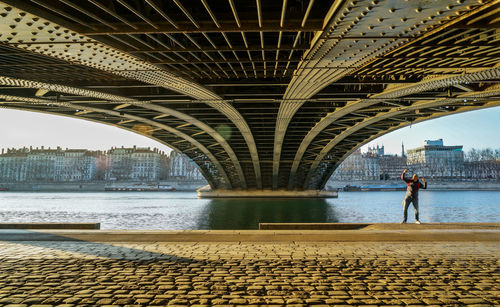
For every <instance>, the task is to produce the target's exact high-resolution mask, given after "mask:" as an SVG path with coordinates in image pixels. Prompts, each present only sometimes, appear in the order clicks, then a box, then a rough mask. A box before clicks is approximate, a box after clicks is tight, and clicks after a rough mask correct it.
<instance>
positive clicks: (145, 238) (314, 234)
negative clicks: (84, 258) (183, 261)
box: [0, 225, 500, 243]
mask: <svg viewBox="0 0 500 307" xmlns="http://www.w3.org/2000/svg"><path fill="white" fill-rule="evenodd" d="M403 226H405V225H403ZM406 226H409V227H402V228H399V229H382V230H380V229H368V227H369V226H368V227H365V228H363V229H361V230H184V231H175V230H170V231H169V230H164V231H139V230H114V231H104V230H26V229H24V230H21V229H9V230H6V229H4V230H0V241H75V242H143V243H146V242H236V243H237V242H261V243H277V242H362V241H371V242H388V241H389V242H397V241H400V242H401V241H403V242H423V241H449V242H473V241H478V242H479V241H490V242H491V241H493V242H500V229H499V228H498V227H469V228H462V229H457V228H446V229H426V228H425V227H423V228H420V229H414V228H413V226H420V225H406Z"/></svg>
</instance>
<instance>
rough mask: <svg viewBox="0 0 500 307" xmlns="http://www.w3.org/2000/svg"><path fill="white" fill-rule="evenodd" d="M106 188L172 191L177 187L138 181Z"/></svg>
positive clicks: (112, 189)
mask: <svg viewBox="0 0 500 307" xmlns="http://www.w3.org/2000/svg"><path fill="white" fill-rule="evenodd" d="M104 190H105V191H113V192H172V191H175V190H176V189H175V188H174V187H173V186H170V185H161V184H144V183H137V184H132V185H116V186H106V187H104Z"/></svg>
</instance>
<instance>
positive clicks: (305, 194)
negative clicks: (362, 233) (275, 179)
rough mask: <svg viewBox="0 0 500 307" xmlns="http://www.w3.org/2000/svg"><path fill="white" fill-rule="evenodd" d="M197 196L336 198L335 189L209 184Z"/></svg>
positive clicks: (199, 190)
mask: <svg viewBox="0 0 500 307" xmlns="http://www.w3.org/2000/svg"><path fill="white" fill-rule="evenodd" d="M197 193H198V198H337V197H338V193H337V191H323V190H305V191H292V190H223V189H216V190H212V189H211V188H210V187H209V186H206V187H203V188H200V189H198V190H197Z"/></svg>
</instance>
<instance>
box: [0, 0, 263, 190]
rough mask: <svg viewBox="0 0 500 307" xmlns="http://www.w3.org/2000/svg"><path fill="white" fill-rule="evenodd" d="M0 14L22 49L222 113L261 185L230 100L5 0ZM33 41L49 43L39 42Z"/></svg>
mask: <svg viewBox="0 0 500 307" xmlns="http://www.w3.org/2000/svg"><path fill="white" fill-rule="evenodd" d="M0 14H2V19H1V20H2V23H0V41H3V42H6V43H8V44H10V45H14V46H15V47H17V48H20V49H23V50H27V51H30V52H34V53H39V54H43V55H46V56H50V57H55V58H58V59H61V60H65V61H68V62H73V63H78V64H80V65H85V66H89V67H92V68H95V69H98V70H102V71H106V72H110V73H113V74H117V75H120V76H122V77H125V78H129V79H134V80H138V81H141V82H144V83H149V84H155V85H158V86H161V87H165V88H168V89H171V90H173V91H176V92H179V93H182V94H185V95H187V96H190V97H193V98H196V99H199V100H203V102H205V103H206V104H207V105H209V106H211V107H213V108H214V109H216V110H218V111H219V112H221V113H222V114H224V115H225V116H226V117H227V118H228V119H229V120H231V121H232V122H233V123H234V124H235V126H236V127H237V128H238V129H239V130H240V132H241V134H242V135H243V137H244V139H245V141H246V143H247V146H248V150H249V151H250V154H251V156H252V161H253V166H254V173H255V177H256V180H257V185H258V187H259V188H261V187H262V184H261V175H260V163H259V156H258V152H257V147H256V145H255V140H254V138H253V135H252V132H251V131H250V128H249V126H248V124H247V123H246V121H245V119H244V118H243V117H242V116H241V114H240V113H239V112H238V111H237V110H236V109H235V108H234V107H233V106H232V105H231V104H230V103H228V102H226V101H224V100H222V99H221V97H219V96H218V95H217V94H215V93H214V92H212V91H210V90H208V89H207V88H205V87H203V86H201V85H200V84H197V83H195V82H193V81H190V80H187V79H184V78H181V77H179V76H177V75H175V74H173V73H171V72H169V71H167V70H165V69H163V68H161V67H158V66H155V65H153V64H151V63H149V62H146V61H144V60H140V59H138V58H136V57H135V56H133V55H131V54H128V53H125V52H123V51H120V50H118V49H116V48H113V47H111V46H108V45H106V44H103V43H101V42H99V41H98V40H95V39H93V38H90V37H87V36H85V35H82V34H80V33H77V32H75V31H73V30H71V29H68V28H65V27H63V26H61V25H59V24H56V23H54V22H51V21H49V20H46V19H44V18H41V17H39V16H36V15H34V14H31V13H29V12H25V11H22V10H20V9H18V8H16V7H14V6H9V5H8V4H6V3H2V2H0ZM37 42H51V43H52V44H43V45H40V44H37Z"/></svg>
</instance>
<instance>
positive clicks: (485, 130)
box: [0, 107, 500, 154]
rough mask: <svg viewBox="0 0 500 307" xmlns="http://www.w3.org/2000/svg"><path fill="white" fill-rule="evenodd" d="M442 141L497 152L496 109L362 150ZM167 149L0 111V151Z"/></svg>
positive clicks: (76, 124) (125, 135)
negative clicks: (23, 148) (137, 147)
mask: <svg viewBox="0 0 500 307" xmlns="http://www.w3.org/2000/svg"><path fill="white" fill-rule="evenodd" d="M439 138H442V139H443V140H444V144H445V145H463V146H464V150H465V151H467V150H469V149H470V148H473V147H474V148H488V147H490V148H493V149H495V148H500V107H495V108H490V109H484V110H478V111H471V112H467V113H462V114H456V115H450V116H445V117H442V118H438V119H434V120H429V121H426V122H422V123H419V124H416V125H412V126H409V127H405V128H402V129H399V130H396V131H394V132H391V133H388V134H386V135H384V136H382V137H380V138H378V139H376V140H374V141H372V142H370V143H369V144H367V145H365V146H363V148H362V150H363V151H366V149H367V147H368V146H376V145H384V146H385V152H386V153H390V154H391V153H392V154H395V153H397V154H400V153H401V142H403V143H404V145H405V148H406V149H410V148H415V147H418V146H421V145H422V144H423V142H424V140H427V139H439ZM134 145H136V146H139V147H151V148H153V147H156V148H158V149H160V150H163V151H166V152H169V151H170V149H169V148H168V147H167V146H165V145H163V144H161V143H159V142H157V141H155V140H152V139H149V138H147V137H144V136H141V135H139V134H135V133H133V132H130V131H126V130H122V129H120V128H117V127H113V126H109V125H104V124H98V123H94V122H90V121H85V120H80V119H75V118H69V117H63V116H55V115H49V114H42V113H34V112H28V111H18V110H9V109H0V148H12V147H15V148H19V147H23V146H26V147H29V146H34V147H40V146H45V147H51V148H55V147H57V146H60V147H62V148H87V149H92V150H106V149H109V148H110V147H121V146H125V147H132V146H134Z"/></svg>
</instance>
